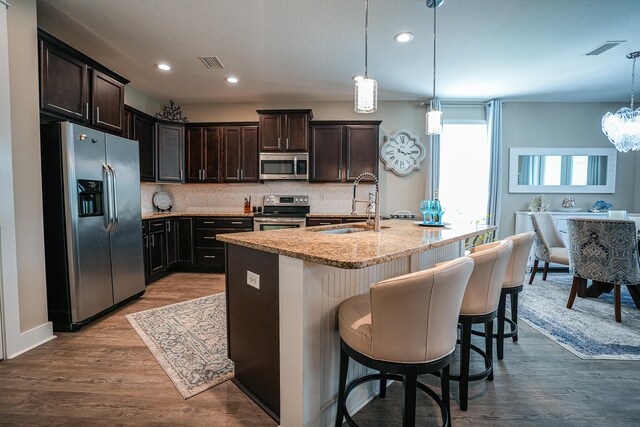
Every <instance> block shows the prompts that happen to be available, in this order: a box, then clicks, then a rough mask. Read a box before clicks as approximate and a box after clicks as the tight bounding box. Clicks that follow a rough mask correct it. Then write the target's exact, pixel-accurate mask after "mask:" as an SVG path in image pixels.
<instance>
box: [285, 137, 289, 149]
mask: <svg viewBox="0 0 640 427" xmlns="http://www.w3.org/2000/svg"><path fill="white" fill-rule="evenodd" d="M285 141H287V142H286V143H285V145H286V147H287V148H289V138H287V139H286V140H285Z"/></svg>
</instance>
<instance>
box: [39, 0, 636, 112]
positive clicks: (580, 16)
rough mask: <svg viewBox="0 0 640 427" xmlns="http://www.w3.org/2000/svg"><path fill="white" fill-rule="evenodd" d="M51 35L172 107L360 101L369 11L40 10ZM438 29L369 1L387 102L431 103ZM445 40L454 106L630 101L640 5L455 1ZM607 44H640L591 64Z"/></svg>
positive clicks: (428, 13) (445, 83)
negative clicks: (400, 37) (166, 66)
mask: <svg viewBox="0 0 640 427" xmlns="http://www.w3.org/2000/svg"><path fill="white" fill-rule="evenodd" d="M38 24H39V26H40V27H41V28H43V29H45V30H47V31H49V32H51V33H52V34H53V35H55V36H57V37H59V38H61V39H62V40H63V41H66V42H67V43H69V44H71V45H72V46H74V47H75V48H77V49H78V50H81V51H83V52H84V53H86V54H87V55H89V56H91V57H93V58H94V59H96V60H97V61H98V62H101V63H103V64H104V65H105V66H107V67H109V68H111V69H113V70H114V71H116V72H117V73H119V74H121V75H123V76H124V77H126V78H128V79H129V80H131V85H132V87H133V88H134V89H136V90H138V91H140V92H142V93H144V94H146V95H148V96H150V97H152V98H154V99H156V100H161V101H163V100H166V99H168V98H173V99H175V100H176V101H177V102H179V103H210V102H252V101H274V102H287V101H335V100H349V99H351V98H352V96H353V82H352V81H351V77H352V76H354V75H357V74H362V73H363V72H364V1H363V0H180V1H179V0H90V1H87V0H39V1H38ZM432 24H433V10H432V9H428V8H427V7H426V6H425V0H403V1H391V0H370V1H369V75H370V76H371V77H373V78H375V79H377V80H378V87H379V99H381V100H424V99H427V98H429V97H431V95H432V88H431V86H432V80H431V79H432V54H433V51H432V46H433V36H432V33H433V25H432ZM437 30H438V31H437V40H438V48H437V49H438V50H437V53H438V59H437V65H438V67H437V75H438V80H437V87H436V91H437V95H438V97H440V98H443V99H447V100H451V99H459V100H487V99H492V98H503V99H508V100H512V101H576V102H581V101H583V102H590V101H615V102H621V101H626V102H628V100H629V97H630V84H631V65H632V61H631V60H629V59H626V54H627V53H629V52H632V51H637V50H640V0H598V1H596V0H446V1H445V3H444V5H443V6H442V7H440V8H438V27H437ZM400 31H411V32H413V33H414V34H415V38H414V40H413V41H412V42H411V43H409V44H406V45H401V44H398V43H396V42H395V41H394V40H393V36H394V35H395V34H396V33H398V32H400ZM607 40H626V42H625V43H622V44H621V45H619V46H617V47H615V48H613V49H611V50H609V51H607V52H605V53H603V54H601V55H599V56H583V54H584V53H585V52H587V51H589V50H591V49H593V48H595V47H596V46H598V45H600V44H601V43H603V42H604V41H607ZM198 56H217V57H218V58H220V60H221V61H222V63H223V64H224V65H225V67H226V68H225V69H224V70H209V69H207V68H205V66H204V64H203V63H202V62H201V61H200V60H199V59H198ZM162 61H166V62H168V63H170V64H171V65H172V66H173V67H174V70H173V71H172V72H170V73H163V72H161V71H159V70H157V69H156V68H155V67H154V65H155V64H156V63H158V62H162ZM638 68H639V69H640V64H638ZM637 74H638V79H637V80H639V83H638V84H637V87H640V71H639V72H638V73H637ZM229 75H234V76H237V77H238V78H239V79H240V83H239V84H237V85H235V86H231V85H229V84H228V83H226V82H225V80H224V78H225V77H226V76H229ZM639 91H640V89H638V90H636V94H638V92H639Z"/></svg>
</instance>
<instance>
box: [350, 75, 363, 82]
mask: <svg viewBox="0 0 640 427" xmlns="http://www.w3.org/2000/svg"><path fill="white" fill-rule="evenodd" d="M351 78H352V79H353V81H356V82H359V81H360V80H362V79H364V76H353V77H351Z"/></svg>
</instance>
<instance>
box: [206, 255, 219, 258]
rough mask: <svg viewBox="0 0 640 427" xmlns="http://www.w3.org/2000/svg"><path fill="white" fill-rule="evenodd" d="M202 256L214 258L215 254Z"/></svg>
mask: <svg viewBox="0 0 640 427" xmlns="http://www.w3.org/2000/svg"><path fill="white" fill-rule="evenodd" d="M204 257H205V258H209V259H213V258H215V257H216V256H215V255H205V256H204Z"/></svg>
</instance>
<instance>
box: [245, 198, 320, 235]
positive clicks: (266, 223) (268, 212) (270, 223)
mask: <svg viewBox="0 0 640 427" xmlns="http://www.w3.org/2000/svg"><path fill="white" fill-rule="evenodd" d="M309 212H310V207H309V196H300V195H298V196H289V195H287V196H280V195H268V196H264V197H263V198H262V213H258V214H255V215H254V217H253V224H254V225H253V229H254V231H266V230H278V229H281V228H301V227H304V226H305V225H306V223H307V214H308V213H309Z"/></svg>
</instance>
